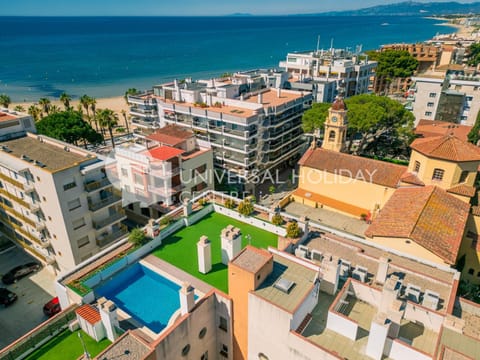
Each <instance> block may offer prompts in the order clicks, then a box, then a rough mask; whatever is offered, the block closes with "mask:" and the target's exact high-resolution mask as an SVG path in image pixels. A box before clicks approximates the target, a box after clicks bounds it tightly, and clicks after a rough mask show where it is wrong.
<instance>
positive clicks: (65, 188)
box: [63, 181, 77, 191]
mask: <svg viewBox="0 0 480 360" xmlns="http://www.w3.org/2000/svg"><path fill="white" fill-rule="evenodd" d="M75 186H77V184H76V183H75V181H72V182H70V183H68V184H65V185H63V190H64V191H66V190H70V189H73V188H74V187H75Z"/></svg>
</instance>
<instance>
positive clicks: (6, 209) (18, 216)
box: [0, 203, 36, 226]
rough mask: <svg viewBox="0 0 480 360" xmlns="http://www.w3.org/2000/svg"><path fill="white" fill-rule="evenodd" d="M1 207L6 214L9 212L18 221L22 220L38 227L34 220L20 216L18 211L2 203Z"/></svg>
mask: <svg viewBox="0 0 480 360" xmlns="http://www.w3.org/2000/svg"><path fill="white" fill-rule="evenodd" d="M0 207H1V208H3V209H4V210H5V211H6V212H8V213H9V214H10V215H12V216H13V217H15V218H17V219H21V220H23V221H25V222H26V223H28V224H30V225H32V226H35V225H36V223H35V221H33V220H32V219H29V218H27V217H26V216H24V215H22V214H20V213H19V212H18V211H16V210H15V209H13V208H11V207H9V206H7V205H5V204H4V203H0Z"/></svg>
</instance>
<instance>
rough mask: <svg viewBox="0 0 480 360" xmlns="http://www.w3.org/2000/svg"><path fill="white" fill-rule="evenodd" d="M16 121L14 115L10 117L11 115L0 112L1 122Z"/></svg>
mask: <svg viewBox="0 0 480 360" xmlns="http://www.w3.org/2000/svg"><path fill="white" fill-rule="evenodd" d="M15 119H17V117H16V116H13V115H10V114H7V113H4V112H0V122H3V121H10V120H15Z"/></svg>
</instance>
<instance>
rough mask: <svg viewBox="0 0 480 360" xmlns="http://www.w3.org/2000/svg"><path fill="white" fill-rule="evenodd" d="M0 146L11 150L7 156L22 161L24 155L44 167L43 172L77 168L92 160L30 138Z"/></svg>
mask: <svg viewBox="0 0 480 360" xmlns="http://www.w3.org/2000/svg"><path fill="white" fill-rule="evenodd" d="M1 145H2V146H6V147H8V149H10V150H11V152H9V153H8V154H9V155H11V156H15V157H17V158H19V159H22V155H25V156H27V157H28V158H29V159H31V160H32V161H35V160H36V161H39V162H40V163H42V164H43V165H45V168H44V170H47V171H57V170H60V169H65V168H69V167H73V166H77V165H79V164H80V163H82V162H84V161H87V160H92V159H94V157H93V156H92V157H88V156H87V155H89V154H87V153H85V154H79V153H77V152H74V151H65V150H64V147H63V146H62V145H58V146H56V145H52V144H49V143H47V142H46V141H43V142H41V141H39V140H37V139H36V138H33V137H30V136H25V137H21V138H18V139H13V140H7V141H3V142H2V143H1ZM67 146H68V145H67ZM5 154H7V153H5ZM22 160H23V159H22ZM23 161H25V162H27V163H30V164H32V166H33V164H34V162H30V161H27V160H23Z"/></svg>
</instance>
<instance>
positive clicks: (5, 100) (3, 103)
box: [0, 94, 12, 109]
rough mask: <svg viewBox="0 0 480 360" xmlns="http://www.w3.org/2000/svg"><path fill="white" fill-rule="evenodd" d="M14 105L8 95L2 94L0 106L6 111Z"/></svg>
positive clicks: (0, 95)
mask: <svg viewBox="0 0 480 360" xmlns="http://www.w3.org/2000/svg"><path fill="white" fill-rule="evenodd" d="M11 103H12V100H11V99H10V96H8V95H7V94H0V105H1V106H2V107H4V108H6V109H8V107H9V106H10V104H11Z"/></svg>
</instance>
